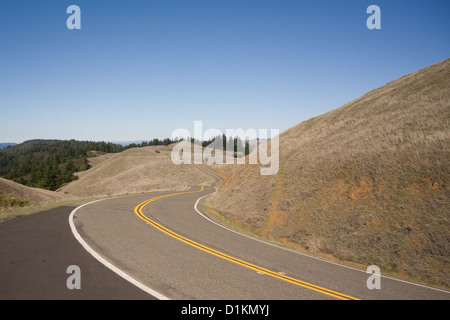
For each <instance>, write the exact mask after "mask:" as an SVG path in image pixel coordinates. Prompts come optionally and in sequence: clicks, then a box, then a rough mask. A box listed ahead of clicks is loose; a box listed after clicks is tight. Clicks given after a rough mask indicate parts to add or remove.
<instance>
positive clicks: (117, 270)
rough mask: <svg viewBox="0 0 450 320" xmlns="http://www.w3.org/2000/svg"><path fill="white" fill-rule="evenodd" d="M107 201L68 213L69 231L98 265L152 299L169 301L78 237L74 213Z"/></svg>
mask: <svg viewBox="0 0 450 320" xmlns="http://www.w3.org/2000/svg"><path fill="white" fill-rule="evenodd" d="M107 199H111V198H105V199H100V200H95V201H91V202H88V203H85V204H83V205H81V206H79V207H77V208H75V209H74V210H72V212H71V213H70V216H69V225H70V229H71V230H72V233H73V235H74V236H75V238H76V239H77V240H78V242H79V243H80V244H81V245H82V246H83V247H84V249H86V251H87V252H89V253H90V254H91V255H92V256H93V257H94V258H95V259H97V260H98V261H99V262H100V263H102V264H103V265H104V266H105V267H107V268H108V269H110V270H112V271H113V272H115V273H116V274H118V275H119V276H121V277H122V278H123V279H125V280H127V281H128V282H130V283H132V284H134V285H135V286H136V287H138V288H139V289H141V290H143V291H145V292H147V293H148V294H150V295H152V296H153V297H155V298H157V299H159V300H170V299H169V298H168V297H166V296H165V295H163V294H161V293H159V292H157V291H155V290H153V289H151V288H149V287H147V286H146V285H144V284H143V283H141V282H139V281H137V280H136V279H134V278H133V277H131V276H130V275H128V274H126V273H125V272H123V271H122V270H120V269H119V268H117V267H115V266H114V265H112V264H111V263H110V262H109V261H107V260H105V259H104V258H103V257H102V256H100V255H99V254H98V253H97V252H95V251H94V250H93V249H92V248H91V247H90V246H89V245H88V244H87V243H86V241H84V240H83V238H82V237H81V236H80V234H79V233H78V231H77V229H76V227H75V224H74V223H73V216H74V215H75V213H76V212H77V210H78V209H80V208H82V207H84V206H87V205H90V204H92V203H95V202H99V201H103V200H107Z"/></svg>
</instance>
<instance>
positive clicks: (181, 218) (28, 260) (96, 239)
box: [0, 168, 450, 300]
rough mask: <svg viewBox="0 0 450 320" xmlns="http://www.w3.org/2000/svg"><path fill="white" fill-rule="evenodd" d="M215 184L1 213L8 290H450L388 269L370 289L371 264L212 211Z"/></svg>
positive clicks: (216, 296) (433, 293)
mask: <svg viewBox="0 0 450 320" xmlns="http://www.w3.org/2000/svg"><path fill="white" fill-rule="evenodd" d="M199 169H201V170H206V169H204V168H199ZM211 174H213V173H211ZM216 177H217V183H218V184H220V177H218V176H216ZM215 190H216V189H215V186H202V187H200V186H193V187H191V188H189V189H188V190H184V191H178V192H166V193H153V194H141V195H130V196H122V197H116V198H108V199H103V200H101V201H95V202H92V203H88V204H86V205H83V206H81V207H78V208H73V207H61V208H56V209H53V210H49V211H46V212H42V213H38V214H34V215H31V216H28V217H24V218H16V219H13V220H11V221H6V222H3V223H0V243H1V247H0V257H1V264H0V299H155V298H157V299H172V300H304V299H308V300H322V299H329V300H337V299H338V300H339V299H342V300H347V299H350V300H352V299H366V300H367V299H370V300H373V299H382V300H385V299H406V300H413V299H443V300H448V299H449V298H450V293H449V292H448V291H445V290H441V289H437V288H431V287H427V286H422V285H418V284H413V283H410V282H405V281H401V280H396V279H392V278H389V277H384V276H382V277H381V279H380V284H381V288H380V289H372V290H370V289H368V287H367V279H368V278H369V276H370V275H369V274H367V273H366V272H365V271H364V270H357V269H353V268H349V267H347V266H343V265H340V264H336V263H333V262H329V261H325V260H322V259H317V258H314V257H312V256H308V255H305V254H301V253H297V252H294V251H291V250H287V249H285V248H281V247H278V246H275V245H272V244H268V243H265V242H263V241H259V240H257V239H253V238H251V237H249V236H247V235H244V234H240V233H238V232H235V231H232V230H229V229H227V228H226V227H224V226H222V225H220V224H218V223H216V222H215V221H212V220H211V219H210V218H208V217H207V216H206V215H204V213H203V209H202V206H201V199H202V198H203V197H205V196H207V195H209V194H211V193H213V192H215ZM70 265H76V266H79V268H80V275H81V289H79V290H77V289H72V290H70V289H68V288H67V285H66V281H67V279H68V277H69V276H70V274H68V273H67V267H68V266H70ZM381 272H382V271H381ZM130 281H131V282H130Z"/></svg>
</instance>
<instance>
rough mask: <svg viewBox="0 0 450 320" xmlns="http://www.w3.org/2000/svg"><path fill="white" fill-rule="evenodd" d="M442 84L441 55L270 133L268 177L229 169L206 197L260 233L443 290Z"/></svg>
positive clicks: (446, 245) (448, 67) (448, 101)
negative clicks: (276, 147)
mask: <svg viewBox="0 0 450 320" xmlns="http://www.w3.org/2000/svg"><path fill="white" fill-rule="evenodd" d="M448 88H450V59H448V60H445V61H443V62H440V63H438V64H436V65H433V66H430V67H427V68H425V69H422V70H419V71H418V72H415V73H413V74H409V75H406V76H404V77H402V78H400V79H398V80H396V81H393V82H390V83H388V84H387V85H385V86H383V87H381V88H378V89H375V90H373V91H371V92H369V93H367V94H366V95H364V96H362V97H361V98H359V99H357V100H355V101H353V102H351V103H348V104H347V105H344V106H342V107H341V108H338V109H336V110H333V111H331V112H328V113H326V114H324V115H321V116H318V117H316V118H313V119H310V120H308V121H305V122H302V123H300V124H299V125H297V126H295V127H293V128H291V129H290V130H288V131H286V132H284V133H283V134H282V135H281V137H280V171H279V172H278V175H276V176H261V175H259V167H258V166H257V165H252V166H251V165H246V166H233V167H232V168H231V169H230V171H229V172H228V175H229V176H228V178H227V179H226V181H225V183H224V185H223V187H222V188H221V190H220V192H219V193H217V194H216V195H215V196H214V197H212V198H211V199H209V200H208V204H209V205H210V206H213V207H214V208H215V209H216V210H218V211H219V212H221V213H222V214H223V215H225V216H227V217H229V218H231V219H232V220H234V221H236V220H239V221H241V222H242V223H244V224H245V225H246V226H247V228H248V227H250V228H251V230H252V231H253V232H255V233H256V234H258V235H261V236H263V237H266V238H268V239H274V240H278V241H284V242H287V243H290V244H295V245H298V246H300V247H301V248H302V249H303V250H306V251H308V252H311V253H317V254H327V255H332V256H333V257H335V258H337V259H341V260H344V261H351V262H355V263H358V264H362V265H370V264H376V265H378V266H380V267H381V270H382V272H390V273H396V274H401V275H405V276H407V277H408V278H413V279H415V280H418V281H425V282H428V283H432V284H439V285H443V286H447V287H448V285H449V283H448V279H449V276H450V270H449V266H450V259H449V256H450V235H449V230H450V221H449V209H450V207H449V200H450V194H449V186H448V183H449V181H450V166H449V163H450V139H449V137H450V135H449V120H450V107H449V106H450V91H449V90H448ZM229 199H232V201H229Z"/></svg>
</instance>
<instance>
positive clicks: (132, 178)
mask: <svg viewBox="0 0 450 320" xmlns="http://www.w3.org/2000/svg"><path fill="white" fill-rule="evenodd" d="M171 150H172V147H171V146H150V147H144V148H133V149H128V150H126V151H124V152H121V153H117V154H104V155H100V156H98V157H94V158H91V159H90V163H91V165H92V168H91V169H89V170H87V171H83V172H80V173H79V174H78V176H79V179H78V180H75V181H73V182H71V183H69V184H68V185H66V186H64V187H63V188H61V190H60V192H61V193H67V194H70V195H76V196H80V197H93V196H95V197H98V196H113V195H122V194H133V193H143V192H155V191H168V190H182V189H184V188H186V187H188V186H191V185H201V184H211V183H212V182H213V181H214V180H213V179H212V178H211V177H210V176H208V175H206V174H204V173H202V172H201V171H199V170H198V169H196V168H195V167H194V166H190V165H175V164H173V163H172V161H171V159H170V153H171Z"/></svg>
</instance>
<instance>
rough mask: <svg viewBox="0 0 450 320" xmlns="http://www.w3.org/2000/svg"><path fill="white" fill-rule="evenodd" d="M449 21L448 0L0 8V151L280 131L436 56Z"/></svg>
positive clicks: (448, 49)
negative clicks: (371, 21) (197, 130)
mask: <svg viewBox="0 0 450 320" xmlns="http://www.w3.org/2000/svg"><path fill="white" fill-rule="evenodd" d="M71 4H75V5H78V6H79V7H80V9H81V30H69V29H68V28H67V27H66V20H67V18H68V17H69V16H70V15H69V14H67V13H66V9H67V7H68V6H69V5H71ZM371 4H375V5H378V6H379V7H380V8H381V30H369V29H368V28H367V27H366V20H367V18H368V17H369V14H367V13H366V9H367V7H368V6H369V5H371ZM449 15H450V1H448V0H442V1H437V0H427V1H425V0H423V1H414V0H413V1H411V0H408V1H406V0H395V1H392V0H389V1H381V0H370V1H365V0H345V1H334V0H330V1H321V0H314V1H312V0H310V1H301V0H292V1H287V0H183V1H181V0H180V1H173V0H152V1H144V0H141V1H137V0H127V1H124V0H123V1H115V0H108V1H100V0H95V1H92V0H90V1H84V0H71V1H64V0H55V1H51V0H45V1H21V0H8V1H7V0H2V1H1V3H0V123H1V124H0V142H22V141H24V140H28V139H37V138H41V139H78V140H97V141H102V140H105V141H112V140H113V141H117V140H150V139H152V138H165V137H170V135H171V133H172V131H173V130H175V129H177V128H185V129H188V130H193V123H194V121H195V120H201V121H203V127H204V129H207V128H218V129H220V130H223V131H225V129H227V128H229V129H235V128H242V129H249V128H255V129H259V128H263V129H279V130H280V131H281V132H282V131H284V130H287V129H288V128H290V127H292V126H294V125H296V124H298V123H300V122H302V121H304V120H307V119H309V118H311V117H314V116H317V115H319V114H323V113H325V112H327V111H329V110H332V109H335V108H337V107H339V106H341V105H343V104H345V103H347V102H349V101H352V100H353V99H356V98H358V97H359V96H361V95H363V94H364V93H366V92H368V91H370V90H372V89H374V88H377V87H380V86H383V85H384V84H386V83H387V82H389V81H392V80H395V79H397V78H398V77H400V76H403V75H405V74H407V73H411V72H414V71H416V70H418V69H421V68H423V67H426V66H428V65H431V64H434V63H437V62H439V61H442V60H444V59H447V58H449V57H450V41H449V39H450V18H449Z"/></svg>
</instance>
